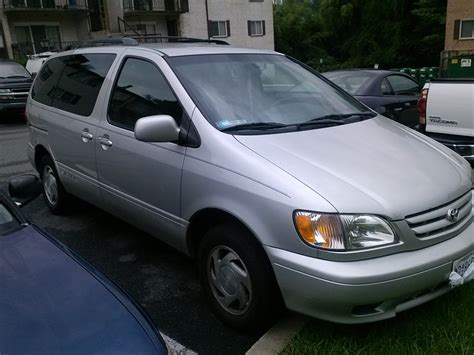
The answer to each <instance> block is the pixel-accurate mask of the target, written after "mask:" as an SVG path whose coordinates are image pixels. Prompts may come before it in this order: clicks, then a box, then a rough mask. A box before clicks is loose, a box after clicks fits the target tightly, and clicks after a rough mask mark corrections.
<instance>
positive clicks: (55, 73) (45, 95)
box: [31, 58, 64, 106]
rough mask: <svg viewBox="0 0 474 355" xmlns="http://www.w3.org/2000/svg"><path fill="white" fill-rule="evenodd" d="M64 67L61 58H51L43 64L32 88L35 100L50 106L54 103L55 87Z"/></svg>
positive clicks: (32, 95)
mask: <svg viewBox="0 0 474 355" xmlns="http://www.w3.org/2000/svg"><path fill="white" fill-rule="evenodd" d="M63 69H64V63H63V61H61V58H53V59H50V60H48V61H47V62H46V63H45V64H44V65H43V67H42V68H41V70H40V72H39V73H38V77H37V78H36V80H35V84H34V85H33V88H32V89H31V97H32V98H33V100H35V101H38V102H40V103H42V104H45V105H48V106H52V105H53V97H54V89H55V88H56V84H57V83H58V81H59V77H60V76H61V72H62V70H63Z"/></svg>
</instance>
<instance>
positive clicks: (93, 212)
mask: <svg viewBox="0 0 474 355" xmlns="http://www.w3.org/2000/svg"><path fill="white" fill-rule="evenodd" d="M27 139H28V133H27V129H26V125H25V123H24V120H23V119H22V118H19V117H14V118H9V119H8V120H5V119H2V123H0V189H5V187H6V184H7V182H8V180H9V179H10V178H12V177H13V176H15V175H19V174H23V173H27V172H33V169H32V167H31V165H30V163H29V162H28V160H27V155H26V145H27ZM24 212H25V213H26V214H27V216H28V217H29V218H30V219H31V221H32V222H33V223H35V224H36V225H38V226H40V227H41V228H43V229H45V230H46V231H47V232H49V233H50V234H51V235H53V236H55V237H56V238H57V239H59V240H60V241H61V242H63V243H64V244H66V245H67V246H68V247H70V248H71V249H72V250H74V251H76V252H77V253H78V254H79V255H81V256H82V257H83V258H84V259H85V260H87V261H88V262H89V263H91V264H92V265H93V266H95V267H96V268H97V269H98V270H100V271H101V272H103V273H104V274H106V275H107V276H108V277H110V278H111V279H112V280H113V281H115V282H116V283H117V284H118V285H120V286H121V287H122V288H123V289H125V290H126V291H127V292H128V293H129V294H130V295H131V296H132V297H133V298H134V299H135V300H136V301H138V302H139V303H140V304H141V305H142V306H143V307H144V309H145V310H146V311H147V312H148V314H149V315H150V316H151V318H152V320H153V321H154V322H155V324H156V325H157V326H158V327H159V329H160V331H161V332H162V333H164V334H165V335H166V336H167V337H169V338H171V339H173V340H174V341H176V342H177V343H179V344H175V349H177V350H180V349H183V350H184V349H188V350H189V352H191V351H192V352H196V353H200V354H218V353H219V354H221V353H226V354H242V353H245V351H246V350H248V349H249V348H250V347H251V346H252V344H253V343H254V342H255V341H256V340H257V338H258V336H247V335H242V334H239V333H237V332H235V331H233V330H231V329H229V328H227V327H226V326H224V325H223V324H222V323H221V322H220V321H219V320H218V319H217V318H215V317H214V315H213V314H212V313H211V311H210V309H209V308H208V306H207V304H206V301H205V299H204V295H203V294H202V292H201V287H200V285H199V282H198V278H197V274H196V268H195V265H194V263H193V261H192V260H190V259H189V258H187V257H186V256H184V255H183V254H180V253H179V252H177V251H175V250H174V249H172V248H170V247H168V246H167V245H165V244H163V243H161V242H159V241H158V240H156V239H155V238H152V237H151V236H149V235H147V234H145V233H142V232H141V231H139V230H137V229H136V228H134V227H132V226H130V225H128V224H126V223H125V222H122V221H120V220H118V219H116V218H114V217H112V216H111V215H109V214H107V213H105V212H102V211H101V210H99V209H97V208H95V207H93V206H90V205H88V204H86V203H82V202H78V203H77V204H76V205H75V206H74V209H73V210H72V211H71V213H70V214H69V215H67V216H54V215H52V214H51V213H50V212H49V211H48V210H47V208H46V204H45V203H44V202H43V199H42V197H39V198H37V199H36V200H35V201H33V202H32V203H31V204H30V205H28V206H26V207H25V208H24ZM168 340H169V339H168ZM181 345H182V348H181V347H180V346H181ZM184 352H186V351H183V353H184Z"/></svg>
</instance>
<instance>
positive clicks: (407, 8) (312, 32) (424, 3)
mask: <svg viewBox="0 0 474 355" xmlns="http://www.w3.org/2000/svg"><path fill="white" fill-rule="evenodd" d="M445 16H446V0H313V1H311V0H284V1H283V4H282V5H275V6H274V22H275V47H276V50H278V51H281V52H283V53H286V54H289V55H291V56H293V57H295V58H297V59H300V60H302V61H303V62H305V63H307V64H309V65H311V66H313V67H315V68H318V69H319V70H328V69H333V68H344V67H372V66H373V65H374V64H376V63H377V64H379V65H380V66H381V67H386V68H388V67H409V66H435V65H438V63H439V53H440V52H441V51H442V49H443V46H444V29H445V25H444V24H445Z"/></svg>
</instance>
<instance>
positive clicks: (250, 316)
mask: <svg viewBox="0 0 474 355" xmlns="http://www.w3.org/2000/svg"><path fill="white" fill-rule="evenodd" d="M229 250H230V251H229ZM221 251H222V252H223V253H224V255H226V254H225V253H227V252H229V253H232V252H233V253H235V254H236V255H237V256H238V257H239V258H240V261H241V262H242V263H243V264H244V266H243V268H242V267H241V266H242V265H241V264H240V261H239V260H237V263H238V265H240V266H237V267H238V268H240V269H246V270H245V271H247V275H248V278H249V279H250V285H251V291H250V295H251V296H248V294H249V292H247V291H248V290H247V289H246V287H245V286H244V283H242V282H239V281H237V284H238V285H239V289H240V290H241V293H242V294H243V295H244V296H247V297H248V301H247V302H240V301H239V300H236V301H235V303H233V304H231V305H232V307H235V308H238V307H237V306H238V305H242V304H244V303H245V304H246V307H245V308H244V309H242V310H239V311H235V312H242V313H241V314H235V313H234V314H233V313H232V311H234V310H232V309H231V310H228V309H226V308H225V306H223V305H222V304H221V301H219V299H218V298H219V296H217V295H219V294H220V295H223V293H222V292H223V291H222V292H219V291H218V290H219V289H218V288H217V287H215V286H212V285H211V278H212V271H211V270H212V269H213V266H212V265H213V264H214V261H213V260H214V259H213V258H212V255H215V254H213V252H216V253H218V254H219V253H220V252H221ZM219 255H220V254H219ZM231 257H232V256H231ZM211 259H212V261H211ZM224 259H225V258H223V259H222V260H224ZM219 265H220V267H221V268H220V269H221V270H222V269H223V267H222V261H221V263H220V264H219ZM198 267H199V276H200V279H201V284H202V287H203V289H204V293H205V295H206V297H207V299H208V302H209V304H210V306H211V308H212V310H213V312H214V313H215V314H216V315H217V317H218V318H219V319H221V320H222V321H223V322H224V323H225V324H227V325H228V326H230V327H232V328H235V329H237V330H239V331H245V332H250V333H256V332H259V331H262V330H265V329H266V328H267V327H269V326H270V325H271V324H272V323H273V322H274V321H275V320H276V319H277V317H278V316H279V315H280V314H281V311H282V310H283V302H282V298H281V294H280V290H279V288H278V285H277V283H276V280H275V276H274V273H273V269H272V267H271V265H270V262H269V261H268V258H267V255H266V254H265V251H264V250H263V248H262V246H261V245H260V243H259V242H258V241H257V240H256V239H255V238H254V237H253V236H252V235H251V234H250V233H249V232H248V231H247V230H246V229H245V228H244V227H242V226H239V225H233V224H225V225H218V226H215V227H213V228H211V229H210V230H209V231H208V232H207V233H206V234H205V235H204V237H203V239H202V242H201V243H200V245H199V250H198ZM228 269H232V268H228ZM232 272H233V271H232ZM232 272H231V273H232ZM224 274H225V272H222V271H220V272H219V273H218V275H215V276H216V278H214V279H216V280H217V279H219V278H220V280H224V282H223V283H221V285H222V284H226V286H227V289H229V288H230V289H231V290H235V289H236V287H234V286H235V285H236V284H235V283H233V282H232V281H229V280H232V277H230V278H229V277H226V275H224ZM236 274H237V273H236ZM234 281H235V279H234ZM229 285H231V286H230V287H229ZM224 289H225V288H224ZM216 290H217V291H216ZM220 290H222V288H220ZM242 290H243V291H242ZM216 294H217V295H216ZM228 295H229V293H228ZM221 299H222V297H221ZM229 309H230V307H229Z"/></svg>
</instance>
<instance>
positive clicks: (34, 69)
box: [25, 52, 56, 76]
mask: <svg viewBox="0 0 474 355" xmlns="http://www.w3.org/2000/svg"><path fill="white" fill-rule="evenodd" d="M53 54H56V52H43V53H38V54H32V55H29V56H28V61H27V62H26V66H25V68H26V70H28V71H29V73H30V74H31V75H32V76H35V75H36V74H37V73H38V72H39V71H40V69H41V67H42V66H43V63H44V62H45V61H46V59H48V58H49V57H51V56H52V55H53Z"/></svg>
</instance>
